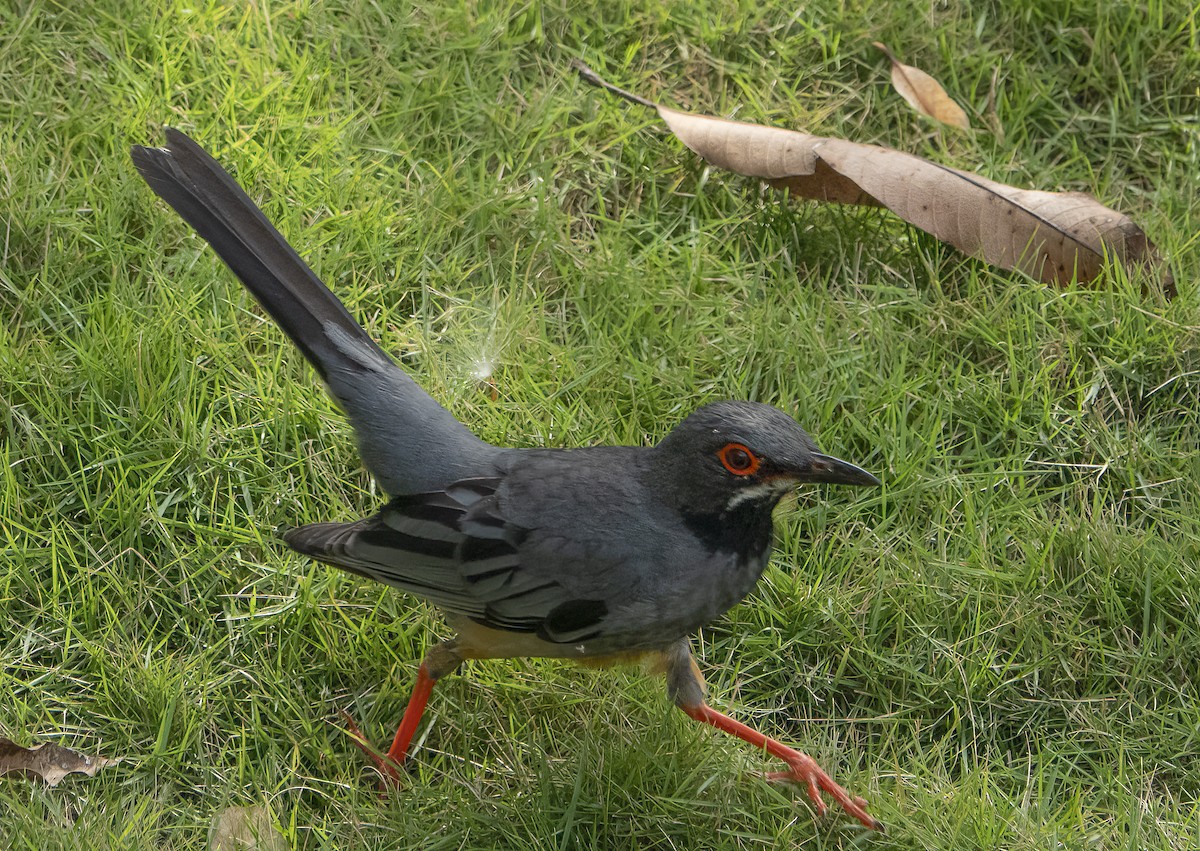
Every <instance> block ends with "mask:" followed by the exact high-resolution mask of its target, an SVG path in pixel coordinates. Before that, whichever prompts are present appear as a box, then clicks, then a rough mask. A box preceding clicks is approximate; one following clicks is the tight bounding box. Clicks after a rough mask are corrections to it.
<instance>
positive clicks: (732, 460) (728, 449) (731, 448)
mask: <svg viewBox="0 0 1200 851" xmlns="http://www.w3.org/2000/svg"><path fill="white" fill-rule="evenodd" d="M717 457H718V458H720V459H721V463H722V464H723V465H724V466H725V469H726V470H728V471H729V472H731V473H733V474H734V475H735V476H752V475H754V474H755V473H757V472H758V468H759V467H760V466H762V461H760V460H759V458H758V456H757V455H755V454H754V453H753V452H751V451H750V448H749V447H748V446H746V445H745V444H742V443H726V444H725V445H724V446H722V447H721V451H719V452H718V453H717Z"/></svg>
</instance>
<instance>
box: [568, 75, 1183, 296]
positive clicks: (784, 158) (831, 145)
mask: <svg viewBox="0 0 1200 851" xmlns="http://www.w3.org/2000/svg"><path fill="white" fill-rule="evenodd" d="M579 72H580V74H581V76H582V77H583V78H584V79H585V80H587V81H588V82H590V83H592V84H593V85H597V86H600V87H601V88H604V89H606V90H608V91H610V92H612V93H613V94H616V95H619V96H621V97H623V98H626V99H627V100H631V101H633V102H634V103H638V104H641V105H643V106H648V107H651V108H653V109H655V110H657V112H658V114H659V116H660V117H661V118H662V120H663V121H664V122H666V124H667V127H668V128H670V130H671V132H672V133H674V134H675V135H676V136H677V137H679V139H680V141H682V142H683V144H685V145H687V147H688V148H690V149H691V150H692V151H694V152H695V153H696V154H697V155H699V156H700V157H701V158H703V159H704V160H705V161H707V162H709V163H711V164H713V165H715V166H718V167H720V168H724V169H728V170H730V171H733V172H737V173H738V174H744V175H747V176H749V177H758V178H760V179H762V180H764V181H765V182H767V183H768V184H770V185H771V186H775V187H779V188H782V189H787V190H788V191H789V192H790V193H791V194H792V195H795V196H797V197H800V198H808V199H811V200H815V201H832V202H836V203H840V204H863V205H872V206H882V207H886V208H887V209H889V210H891V211H892V212H893V213H895V214H896V215H898V216H900V217H901V218H902V219H904V220H905V221H907V222H909V223H910V224H912V225H913V226H915V227H918V228H920V229H921V230H923V231H925V232H926V233H929V234H931V235H932V236H934V237H936V238H938V239H940V240H942V241H943V242H946V243H949V244H950V245H953V246H954V247H955V248H958V249H959V250H960V251H964V252H966V253H968V254H970V255H972V256H975V257H979V258H981V259H983V260H985V261H987V262H988V263H992V264H994V265H996V266H999V267H1001V268H1004V269H1019V270H1021V271H1022V272H1025V273H1026V274H1028V275H1031V276H1033V277H1035V278H1037V279H1038V280H1041V281H1044V282H1046V283H1058V284H1065V283H1067V282H1069V281H1070V280H1072V279H1077V280H1080V281H1091V280H1094V279H1095V278H1097V277H1098V276H1099V275H1100V273H1101V271H1102V268H1103V260H1104V257H1105V255H1106V254H1107V255H1110V256H1111V257H1112V258H1113V259H1114V260H1116V261H1117V262H1120V263H1122V264H1124V265H1125V266H1126V267H1128V268H1134V267H1138V266H1146V267H1151V268H1157V269H1160V275H1161V277H1160V280H1161V283H1162V287H1163V291H1164V293H1165V294H1166V295H1167V297H1168V298H1170V297H1172V296H1174V295H1175V281H1174V278H1173V277H1172V276H1171V272H1170V270H1169V269H1167V268H1166V266H1165V264H1163V263H1162V259H1161V258H1160V256H1159V254H1158V252H1157V250H1156V249H1155V248H1154V245H1153V244H1152V243H1151V242H1150V241H1149V240H1148V239H1147V238H1146V234H1145V233H1144V232H1143V231H1142V229H1141V228H1140V227H1138V226H1137V224H1135V223H1134V222H1133V220H1131V219H1130V218H1129V217H1128V216H1125V215H1123V214H1121V213H1118V212H1116V211H1115V210H1112V209H1110V208H1109V207H1106V206H1104V205H1103V204H1101V203H1100V202H1099V201H1097V200H1096V199H1095V198H1092V197H1091V196H1089V195H1084V194H1082V193H1076V192H1041V191H1036V190H1031V189H1018V188H1016V187H1014V186H1009V185H1007V184H1003V183H997V182H996V181H993V180H988V179H987V178H985V177H982V176H980V175H978V174H973V173H971V172H967V171H960V170H958V169H954V168H949V167H947V166H942V165H938V164H937V163H934V162H931V161H930V160H927V159H924V158H923V157H918V156H916V155H914V154H907V153H904V152H902V151H897V150H895V149H894V148H886V147H883V146H880V145H864V144H860V143H858V142H850V141H847V140H845V139H836V138H830V137H824V136H813V135H810V134H808V133H800V132H797V131H793V130H784V129H783V128H779V127H764V126H762V125H760V124H748V123H745V122H741V121H729V120H726V119H723V118H714V117H712V116H708V115H697V114H695V113H691V112H681V111H679V110H675V109H669V108H667V107H665V106H659V105H658V104H656V103H654V102H652V101H649V100H646V99H645V98H642V97H639V96H638V95H634V94H631V93H630V92H627V91H625V90H624V89H619V88H617V87H616V86H612V85H610V84H609V83H607V82H605V81H604V80H602V79H601V78H600V77H599V76H597V75H596V73H595V72H594V71H592V70H591V69H590V68H587V67H586V66H582V67H580V68H579Z"/></svg>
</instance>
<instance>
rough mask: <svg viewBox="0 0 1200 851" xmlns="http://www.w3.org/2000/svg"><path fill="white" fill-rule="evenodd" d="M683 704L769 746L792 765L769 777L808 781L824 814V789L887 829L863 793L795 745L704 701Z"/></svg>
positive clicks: (707, 719) (868, 824) (693, 714)
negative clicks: (853, 792)
mask: <svg viewBox="0 0 1200 851" xmlns="http://www.w3.org/2000/svg"><path fill="white" fill-rule="evenodd" d="M679 708H680V709H682V710H683V711H684V712H686V713H687V715H688V716H689V717H691V718H694V719H696V720H697V721H700V722H702V723H704V724H710V725H712V726H713V727H716V728H717V729H718V730H721V731H722V732H725V733H728V734H730V735H731V736H737V737H738V738H739V739H741V740H742V741H744V742H749V743H750V744H751V745H753V746H754V747H756V748H762V749H765V750H766V751H767V753H769V754H770V755H771V756H773V757H777V758H778V759H781V760H783V761H784V762H785V763H787V765H788V768H787V770H786V771H777V772H774V773H772V774H768V775H767V777H768V779H771V780H787V781H791V782H795V783H802V784H804V787H805V789H806V790H807V791H808V797H809V798H810V799H811V800H812V802H813V806H815V807H816V808H817V812H818V813H820V814H821V815H825V813H826V812H827V811H828V807H827V806H826V805H825V801H824V799H823V798H822V797H821V792H822V791H824V792H827V793H828V794H829V795H830V797H832V798H833V799H834V800H835V801H837V802H838V804H839V805H840V806H841V808H842V809H843V810H845V811H846V812H848V813H849V814H850V815H852V816H854V817H855V818H856V819H858V820H859V821H860V822H861V823H862V824H863V825H864V826H865V827H869V828H871V829H872V830H879V831H882V830H883V825H882V824H880V822H879V821H877V820H876V819H875V818H874V817H873V816H871V815H870V814H869V813H868V812H867V809H866V808H867V802H866V801H865V800H864V799H862V798H859V797H854V798H851V797H850V794H849V793H848V792H847V791H846V790H845V789H843V788H842V787H841V786H839V785H838V784H837V783H835V782H834V781H833V778H832V777H830V776H829V775H828V774H826V773H825V772H824V771H823V770H822V769H821V766H819V765H817V763H816V761H814V760H813V758H812V757H810V756H809V755H808V754H806V753H803V752H801V751H798V750H796V749H794V748H789V747H788V746H787V745H784V744H781V743H780V742H777V741H775V740H774V739H772V738H770V737H768V736H764V735H763V734H762V733H760V732H758V731H757V730H755V729H753V728H751V727H747V726H746V725H745V724H743V723H742V722H740V721H735V720H734V719H732V718H730V717H729V716H728V715H724V714H722V713H720V712H717V711H716V710H715V709H713V708H711V707H709V706H706V705H705V704H703V703H698V704H696V705H694V706H684V705H680V707H679Z"/></svg>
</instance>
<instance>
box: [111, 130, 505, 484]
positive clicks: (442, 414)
mask: <svg viewBox="0 0 1200 851" xmlns="http://www.w3.org/2000/svg"><path fill="white" fill-rule="evenodd" d="M166 133H167V146H166V147H165V148H145V147H142V146H140V145H136V146H134V147H133V150H132V151H131V156H132V157H133V163H134V165H135V166H136V167H137V170H138V172H140V173H141V175H142V177H143V178H144V179H145V181H146V183H148V184H149V185H150V188H151V189H153V190H154V191H155V192H156V193H157V194H158V195H159V197H161V198H162V199H163V200H164V201H166V202H167V203H168V204H170V205H171V206H172V207H174V208H175V211H176V212H178V213H179V215H180V216H182V217H183V219H184V220H185V221H186V222H187V223H188V224H190V225H191V226H192V227H193V228H195V229H196V232H197V233H198V234H200V236H202V237H203V238H204V239H205V241H206V242H208V244H209V245H211V246H212V247H213V249H214V250H215V251H216V252H217V254H218V255H219V256H220V258H221V259H222V260H224V261H225V264H226V265H227V266H229V268H230V269H231V270H233V273H234V274H235V275H237V276H238V277H239V278H240V279H241V280H242V283H244V284H245V285H246V287H247V289H249V290H250V292H251V294H252V295H253V296H254V298H255V299H256V300H257V301H258V302H259V304H261V305H262V306H263V308H264V309H265V310H266V311H267V312H268V313H269V314H271V316H272V317H273V318H274V319H275V321H276V322H277V323H279V326H280V327H281V328H282V329H283V330H284V331H285V332H286V333H287V335H288V336H289V337H291V338H292V340H293V341H294V342H295V344H296V345H297V346H298V347H299V349H300V351H301V352H303V353H304V356H305V357H306V358H308V360H309V361H310V362H311V363H312V365H313V366H314V367H315V368H316V370H317V372H318V373H320V375H321V378H322V379H324V381H325V383H326V385H327V386H328V387H329V390H330V392H331V393H332V394H333V395H334V397H335V398H336V399H337V400H338V402H339V403H340V404H341V406H342V408H343V409H344V410H345V411H346V414H347V415H348V416H349V417H350V421H351V423H352V424H353V425H354V429H355V432H356V434H357V435H358V442H359V449H360V451H361V452H362V456H363V462H364V463H365V464H366V466H367V468H368V469H369V470H370V471H371V472H372V473H373V474H374V475H375V477H376V478H377V479H379V482H380V484H381V485H383V487H384V489H385V490H387V491H388V492H389V493H391V494H402V493H414V492H418V491H425V490H435V489H440V488H442V487H444V486H446V485H447V484H449V483H450V482H452V481H455V480H456V479H458V478H466V477H471V476H478V475H485V474H487V473H489V472H490V471H491V465H490V463H488V462H490V461H491V460H492V458H493V457H494V455H495V453H496V452H497V450H496V448H495V447H492V446H490V445H488V444H486V443H483V442H482V441H480V440H479V439H478V438H477V437H475V435H473V434H472V433H471V432H470V431H469V430H468V429H467V428H466V426H464V425H463V424H462V423H460V422H458V420H456V419H455V418H454V417H453V415H451V414H450V413H449V412H448V411H447V410H446V409H445V408H443V407H442V406H441V405H439V404H438V403H437V402H436V401H434V400H433V398H432V397H430V396H429V395H428V394H427V393H425V391H424V390H422V389H421V388H420V387H418V386H417V384H416V382H414V381H413V380H412V378H411V377H409V375H408V374H407V373H405V372H404V371H403V370H402V369H400V367H398V366H397V365H396V364H395V363H394V362H393V361H392V360H391V358H389V357H388V356H387V354H385V353H384V351H383V349H381V348H380V347H379V346H378V345H377V344H376V343H375V341H374V340H372V339H371V338H370V337H369V336H368V335H367V332H366V331H365V330H364V329H363V328H362V326H360V325H359V324H358V322H356V321H355V320H354V317H352V316H351V315H350V313H349V312H348V311H347V310H346V308H345V306H344V305H343V304H342V303H341V302H340V301H338V299H337V297H336V296H335V295H334V294H333V293H332V292H330V291H329V288H328V287H326V286H325V285H324V284H323V283H321V280H320V279H319V278H318V277H317V276H316V275H315V274H314V273H313V271H312V269H310V268H308V265H307V264H305V262H304V261H303V260H301V259H300V255H298V254H297V253H296V251H295V250H294V249H293V248H292V247H291V246H290V245H289V244H288V243H287V240H285V239H284V238H283V236H282V235H281V234H280V233H279V231H277V230H276V229H275V227H274V226H273V225H272V224H271V223H270V221H268V220H267V217H266V216H265V215H264V214H263V212H262V210H260V209H259V208H258V207H257V206H255V204H254V202H253V201H251V200H250V197H249V196H248V195H247V194H246V193H245V192H243V191H242V189H241V187H240V186H238V185H237V183H235V182H234V180H233V178H231V177H230V176H229V174H228V173H227V172H226V171H225V169H223V168H222V167H221V165H220V164H219V163H218V162H217V161H216V160H214V159H213V158H212V157H210V156H209V155H208V154H207V153H206V152H205V151H204V149H203V148H201V147H200V146H199V145H197V144H196V143H195V142H194V141H192V140H191V139H189V138H188V137H187V136H186V135H184V134H183V133H181V132H180V131H178V130H174V129H170V128H168V129H167V131H166Z"/></svg>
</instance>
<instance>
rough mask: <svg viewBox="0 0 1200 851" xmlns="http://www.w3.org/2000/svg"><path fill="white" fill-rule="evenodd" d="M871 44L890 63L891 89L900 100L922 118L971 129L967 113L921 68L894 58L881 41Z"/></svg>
mask: <svg viewBox="0 0 1200 851" xmlns="http://www.w3.org/2000/svg"><path fill="white" fill-rule="evenodd" d="M871 44H873V45H874V46H875V47H878V48H879V49H880V50H882V51H883V55H884V56H886V57H887V58H888V61H889V62H891V63H892V87H893V88H895V89H896V91H897V92H898V93H899V94H900V97H902V98H904V99H905V100H906V101H908V105H909V106H911V107H912V108H913V109H915V110H916V111H917V112H919V113H921V114H922V115H924V116H926V117H928V118H932V119H934V120H935V121H940V122H942V123H943V124H949V125H950V126H952V127H958V128H960V129H962V130H970V129H971V122H970V121H969V120H968V119H967V114H966V113H965V112H963V109H962V107H961V106H959V105H958V104H957V103H955V102H954V101H953V100H952V99H951V98H950V95H948V94H946V90H945V89H943V88H942V84H941V83H939V82H938V81H937V80H935V79H934V78H933V77H931V76H929V75H928V74H926V73H925V72H924V71H922V70H921V69H920V68H914V67H913V66H912V65H905V64H904V63H903V62H901V61H900V60H899V59H897V58H896V57H895V55H893V53H892V51H890V50H888V48H887V45H885V44H884V43H883V42H881V41H873V42H871Z"/></svg>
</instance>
